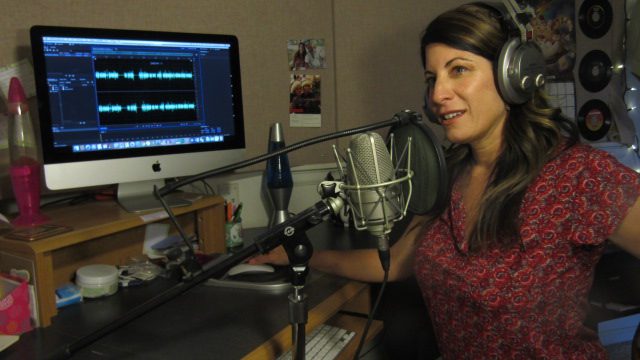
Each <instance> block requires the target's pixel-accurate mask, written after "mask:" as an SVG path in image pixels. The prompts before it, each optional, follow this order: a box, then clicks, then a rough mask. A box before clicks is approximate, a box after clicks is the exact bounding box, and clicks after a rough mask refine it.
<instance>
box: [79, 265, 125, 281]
mask: <svg viewBox="0 0 640 360" xmlns="http://www.w3.org/2000/svg"><path fill="white" fill-rule="evenodd" d="M114 282H118V269H117V268H116V267H115V266H113V265H102V264H98V265H87V266H83V267H81V268H79V269H78V270H76V283H78V284H79V285H108V284H112V283H114Z"/></svg>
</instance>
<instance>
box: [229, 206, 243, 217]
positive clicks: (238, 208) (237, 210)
mask: <svg viewBox="0 0 640 360" xmlns="http://www.w3.org/2000/svg"><path fill="white" fill-rule="evenodd" d="M241 213H242V203H240V204H239V205H238V207H237V208H236V211H234V212H233V217H232V218H231V220H232V221H239V220H238V219H240V214H241Z"/></svg>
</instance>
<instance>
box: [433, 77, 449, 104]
mask: <svg viewBox="0 0 640 360" xmlns="http://www.w3.org/2000/svg"><path fill="white" fill-rule="evenodd" d="M452 94H453V92H452V91H451V87H450V86H449V84H448V83H447V82H446V81H444V80H440V79H439V80H437V81H434V83H433V85H432V88H431V96H430V100H431V102H432V103H434V104H442V103H443V102H446V101H447V100H450V99H451V97H452Z"/></svg>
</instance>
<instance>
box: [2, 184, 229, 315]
mask: <svg viewBox="0 0 640 360" xmlns="http://www.w3.org/2000/svg"><path fill="white" fill-rule="evenodd" d="M223 204H224V199H223V198H221V197H218V196H208V197H203V198H202V199H200V200H198V201H195V202H194V203H193V204H192V205H190V206H185V207H178V208H174V209H173V212H174V214H175V215H176V216H178V219H179V222H180V224H181V226H183V227H184V228H185V230H186V231H187V233H188V234H193V233H194V232H196V233H197V234H198V235H199V239H200V249H201V250H202V251H203V252H204V253H207V254H208V253H214V252H217V253H222V252H225V243H224V206H223ZM45 214H46V215H47V216H49V217H50V218H51V223H52V224H60V225H67V226H71V227H72V228H73V230H72V231H71V232H67V233H64V234H60V235H56V236H52V237H49V238H46V239H42V240H37V241H20V240H13V239H7V238H4V237H0V267H1V268H0V270H3V271H8V270H9V269H10V268H21V269H27V270H29V271H30V272H31V274H32V283H33V285H34V286H35V289H36V298H37V306H38V314H39V320H40V326H49V325H50V324H51V318H52V317H53V316H54V315H56V314H57V309H56V304H55V289H56V288H57V287H58V286H60V285H62V284H64V283H67V282H70V281H71V280H72V279H73V276H74V274H75V271H76V270H77V269H78V268H79V267H81V266H84V265H88V264H96V263H102V264H113V265H120V264H124V263H126V261H127V259H129V258H131V257H133V256H137V255H140V254H141V253H142V244H143V241H144V233H145V225H147V224H149V223H153V222H159V221H162V222H169V221H168V219H167V216H166V213H164V211H160V212H150V213H143V214H134V213H128V212H126V211H125V210H123V209H122V208H121V207H120V206H119V205H118V204H117V203H116V202H114V201H95V202H90V203H86V204H82V205H74V206H69V205H66V206H58V207H55V208H51V209H47V210H46V211H45ZM172 232H173V233H175V232H176V230H175V229H172Z"/></svg>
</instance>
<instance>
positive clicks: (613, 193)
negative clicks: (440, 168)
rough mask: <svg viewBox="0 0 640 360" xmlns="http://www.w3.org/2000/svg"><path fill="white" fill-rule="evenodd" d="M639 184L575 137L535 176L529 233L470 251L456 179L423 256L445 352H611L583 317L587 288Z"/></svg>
mask: <svg viewBox="0 0 640 360" xmlns="http://www.w3.org/2000/svg"><path fill="white" fill-rule="evenodd" d="M639 191H640V176H639V175H638V174H637V173H635V172H634V171H632V170H630V169H628V168H626V167H624V166H623V165H621V164H619V163H618V162H617V160H615V159H614V158H613V157H612V156H610V155H608V154H607V153H605V152H603V151H600V150H596V149H593V148H591V147H589V146H587V145H576V146H573V147H571V148H570V149H568V150H566V151H564V152H563V153H562V154H560V156H558V157H557V158H555V159H554V160H552V161H551V162H549V163H548V164H546V165H545V166H544V168H543V169H542V172H541V174H540V175H539V176H538V178H537V179H536V180H534V182H533V183H532V184H531V185H530V186H529V188H528V190H527V193H526V195H525V198H524V199H523V204H522V207H521V210H520V214H519V216H520V220H521V226H520V237H521V240H520V241H519V242H518V243H516V244H514V245H513V246H511V247H509V248H507V249H504V248H501V249H497V248H490V249H488V250H486V251H483V252H481V253H478V254H475V253H473V254H472V253H469V252H468V246H467V244H466V243H465V241H464V224H465V210H464V204H463V203H462V198H461V194H460V192H459V191H458V190H457V189H456V187H455V186H454V190H453V193H452V199H451V204H450V209H448V210H447V211H445V212H444V213H443V215H442V216H441V217H440V218H439V219H438V220H437V221H436V222H435V223H434V225H433V226H432V227H431V228H430V229H429V230H428V231H427V232H426V234H425V236H424V237H423V238H422V240H421V241H420V243H419V244H418V248H417V250H416V251H417V252H416V260H415V272H416V277H417V279H418V282H419V283H420V287H421V289H422V293H423V296H424V299H425V301H426V304H427V307H428V308H429V311H430V314H431V319H432V321H433V325H434V329H435V331H436V335H437V337H438V344H439V347H440V351H441V353H442V355H443V357H444V358H445V359H456V360H457V359H487V358H489V359H531V358H538V359H540V358H542V359H601V358H607V355H606V352H605V349H604V348H603V347H602V345H601V344H600V342H599V340H598V337H597V334H596V333H595V332H594V331H592V330H590V329H589V328H587V327H585V326H584V325H583V321H584V319H585V316H586V312H587V309H588V302H587V297H588V293H589V290H590V288H591V285H592V282H593V273H594V267H595V265H596V263H597V262H598V260H599V259H600V257H601V255H602V253H603V251H604V243H605V240H606V239H607V236H609V235H610V234H611V233H613V231H614V230H615V229H616V227H617V225H618V224H619V223H620V221H621V220H622V219H623V217H624V215H625V214H626V213H627V211H628V209H629V207H630V206H631V205H633V203H634V202H635V199H636V198H637V197H638V194H639ZM452 234H453V235H454V236H452Z"/></svg>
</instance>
